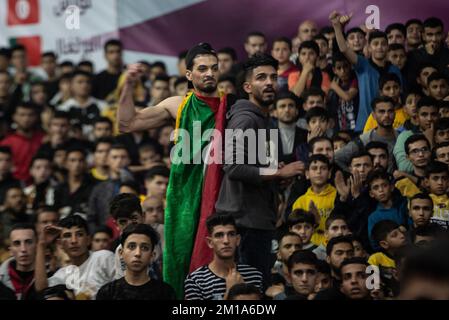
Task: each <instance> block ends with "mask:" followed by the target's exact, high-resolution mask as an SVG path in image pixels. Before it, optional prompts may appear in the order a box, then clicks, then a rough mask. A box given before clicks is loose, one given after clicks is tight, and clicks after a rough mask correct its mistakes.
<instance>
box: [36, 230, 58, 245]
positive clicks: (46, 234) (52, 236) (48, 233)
mask: <svg viewBox="0 0 449 320" xmlns="http://www.w3.org/2000/svg"><path fill="white" fill-rule="evenodd" d="M61 232H62V228H60V227H57V226H46V227H45V228H44V231H43V232H42V234H41V236H40V237H39V242H40V243H41V244H45V245H47V246H48V245H50V244H52V243H53V242H54V241H55V240H56V239H57V238H58V237H59V236H60V235H61Z"/></svg>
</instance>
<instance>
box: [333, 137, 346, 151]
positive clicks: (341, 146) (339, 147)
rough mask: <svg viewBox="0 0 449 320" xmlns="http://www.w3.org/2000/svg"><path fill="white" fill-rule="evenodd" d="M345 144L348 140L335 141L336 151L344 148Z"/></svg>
mask: <svg viewBox="0 0 449 320" xmlns="http://www.w3.org/2000/svg"><path fill="white" fill-rule="evenodd" d="M345 145H346V142H344V141H343V140H337V141H334V153H335V152H337V151H338V150H340V149H342V148H343V147H344V146H345Z"/></svg>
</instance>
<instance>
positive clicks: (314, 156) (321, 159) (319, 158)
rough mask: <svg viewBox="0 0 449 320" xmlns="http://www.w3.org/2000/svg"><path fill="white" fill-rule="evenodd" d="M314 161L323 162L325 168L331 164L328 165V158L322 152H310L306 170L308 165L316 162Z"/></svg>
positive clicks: (308, 167)
mask: <svg viewBox="0 0 449 320" xmlns="http://www.w3.org/2000/svg"><path fill="white" fill-rule="evenodd" d="M316 161H319V162H322V163H325V164H326V166H327V168H328V169H330V166H331V165H330V162H329V159H328V158H327V157H326V156H325V155H323V154H312V155H311V156H310V157H309V161H308V163H307V165H306V168H307V170H309V169H310V165H311V164H312V163H314V162H316Z"/></svg>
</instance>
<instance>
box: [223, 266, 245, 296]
mask: <svg viewBox="0 0 449 320" xmlns="http://www.w3.org/2000/svg"><path fill="white" fill-rule="evenodd" d="M243 282H245V281H243V277H242V275H241V274H240V272H238V271H237V268H236V267H233V268H231V269H230V270H229V272H228V275H227V276H226V289H227V290H228V291H229V289H231V288H232V287H233V286H235V285H236V284H238V283H243Z"/></svg>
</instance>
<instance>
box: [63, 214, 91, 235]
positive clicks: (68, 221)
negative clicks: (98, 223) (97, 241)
mask: <svg viewBox="0 0 449 320" xmlns="http://www.w3.org/2000/svg"><path fill="white" fill-rule="evenodd" d="M58 226H60V227H61V228H66V229H71V228H73V227H77V228H80V229H84V231H86V234H89V227H88V226H87V221H86V220H85V219H83V218H82V217H81V216H79V215H77V214H74V215H70V216H68V217H66V218H64V219H61V220H60V221H59V222H58Z"/></svg>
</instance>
